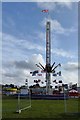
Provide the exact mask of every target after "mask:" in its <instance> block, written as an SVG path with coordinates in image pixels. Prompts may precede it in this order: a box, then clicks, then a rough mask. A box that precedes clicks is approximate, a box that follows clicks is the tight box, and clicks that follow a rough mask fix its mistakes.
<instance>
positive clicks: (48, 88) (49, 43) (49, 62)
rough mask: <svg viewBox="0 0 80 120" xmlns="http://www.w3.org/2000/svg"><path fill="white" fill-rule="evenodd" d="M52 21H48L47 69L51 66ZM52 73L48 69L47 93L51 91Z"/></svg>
mask: <svg viewBox="0 0 80 120" xmlns="http://www.w3.org/2000/svg"><path fill="white" fill-rule="evenodd" d="M50 35H51V34H50V21H47V22H46V69H49V68H50V66H51V36H50ZM50 79H51V74H50V72H49V71H46V93H47V94H49V93H50V82H51V80H50Z"/></svg>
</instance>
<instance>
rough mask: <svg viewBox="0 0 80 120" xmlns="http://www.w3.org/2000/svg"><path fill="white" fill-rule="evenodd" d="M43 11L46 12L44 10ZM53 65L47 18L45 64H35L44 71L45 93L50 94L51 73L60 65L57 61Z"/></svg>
mask: <svg viewBox="0 0 80 120" xmlns="http://www.w3.org/2000/svg"><path fill="white" fill-rule="evenodd" d="M44 12H48V11H47V10H45V11H44ZM54 65H55V62H54V63H53V64H52V65H51V22H50V20H49V19H47V21H46V65H45V67H44V66H43V65H42V64H41V63H39V64H36V66H37V67H39V68H40V69H41V70H42V71H44V72H45V73H46V94H48V95H49V94H50V83H51V73H52V74H56V73H55V69H56V68H57V67H58V66H61V64H60V63H59V64H58V65H56V66H55V67H54Z"/></svg>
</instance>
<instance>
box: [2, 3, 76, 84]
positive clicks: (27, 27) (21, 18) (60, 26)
mask: <svg viewBox="0 0 80 120" xmlns="http://www.w3.org/2000/svg"><path fill="white" fill-rule="evenodd" d="M43 9H48V10H49V14H50V16H49V20H50V21H51V51H52V55H51V64H52V63H53V62H54V61H55V62H56V65H57V64H58V63H61V64H62V67H61V68H60V69H61V70H62V77H61V78H57V81H58V80H59V79H62V81H63V83H70V82H72V83H77V82H78V72H77V69H78V63H77V61H78V3H77V2H68V3H67V2H57V3H56V2H54V3H50V2H49V3H45V2H44V3H42V2H41V3H40V2H30V3H29V2H25V3H24V2H21V3H20V2H18V3H16V2H14V3H8V2H6V3H5V2H4V3H2V41H3V42H2V52H3V54H2V59H3V84H9V83H12V84H17V85H22V84H24V83H25V79H26V78H27V79H29V84H30V85H31V84H33V83H34V82H33V81H34V79H41V80H42V81H44V80H45V74H43V76H42V77H38V76H36V77H32V76H31V75H30V74H29V73H30V71H34V70H37V69H38V68H37V67H36V66H35V64H36V63H39V62H40V63H42V64H43V65H45V56H46V51H45V46H46V39H45V36H46V33H45V29H46V28H45V22H46V20H47V13H42V12H41V10H43ZM0 36H1V31H0ZM58 70H59V69H58ZM54 79H55V78H54V77H52V79H51V81H53V80H54ZM44 85H45V84H44ZM52 85H53V83H52Z"/></svg>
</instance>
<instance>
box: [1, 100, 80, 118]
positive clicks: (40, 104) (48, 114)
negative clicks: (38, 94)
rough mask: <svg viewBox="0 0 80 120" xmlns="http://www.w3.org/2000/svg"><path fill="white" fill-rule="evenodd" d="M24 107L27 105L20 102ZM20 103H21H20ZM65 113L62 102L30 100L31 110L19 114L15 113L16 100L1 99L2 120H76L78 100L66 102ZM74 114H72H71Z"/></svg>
mask: <svg viewBox="0 0 80 120" xmlns="http://www.w3.org/2000/svg"><path fill="white" fill-rule="evenodd" d="M22 102H23V105H22V106H21V107H24V106H26V105H27V103H29V101H28V102H27V101H26V100H24V99H23V100H22ZM22 102H21V103H22ZM66 104H67V106H66V111H67V112H66V113H65V107H64V100H32V101H31V105H32V107H31V108H28V109H26V110H24V111H22V112H21V113H20V114H18V113H16V112H15V111H16V108H17V99H11V98H10V99H3V104H2V106H3V109H2V111H3V112H2V116H3V118H35V119H36V118H56V120H58V119H59V118H61V119H62V120H63V119H65V118H66V119H69V118H70V119H71V120H77V117H78V116H77V115H76V113H77V112H78V100H77V99H75V100H74V99H70V100H66ZM73 113H74V114H73Z"/></svg>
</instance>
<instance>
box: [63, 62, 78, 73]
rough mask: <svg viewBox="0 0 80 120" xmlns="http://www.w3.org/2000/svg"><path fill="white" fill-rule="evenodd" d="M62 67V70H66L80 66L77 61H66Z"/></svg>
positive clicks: (76, 68) (73, 69)
mask: <svg viewBox="0 0 80 120" xmlns="http://www.w3.org/2000/svg"><path fill="white" fill-rule="evenodd" d="M63 68H64V70H67V71H76V70H78V69H79V68H80V66H78V63H76V62H74V63H73V62H72V63H71V62H69V63H67V64H66V65H63Z"/></svg>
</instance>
